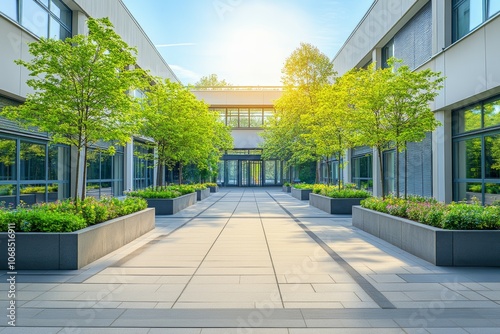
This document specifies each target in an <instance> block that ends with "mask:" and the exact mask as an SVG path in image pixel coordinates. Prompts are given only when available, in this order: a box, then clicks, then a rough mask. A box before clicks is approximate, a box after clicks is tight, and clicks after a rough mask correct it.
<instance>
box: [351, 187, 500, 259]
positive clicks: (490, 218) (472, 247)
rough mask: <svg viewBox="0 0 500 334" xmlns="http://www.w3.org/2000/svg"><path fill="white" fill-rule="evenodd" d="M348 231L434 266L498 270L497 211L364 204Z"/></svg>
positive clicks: (412, 202)
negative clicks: (366, 235)
mask: <svg viewBox="0 0 500 334" xmlns="http://www.w3.org/2000/svg"><path fill="white" fill-rule="evenodd" d="M352 224H353V226H355V227H357V228H359V229H361V230H364V231H365V232H368V233H370V234H372V235H374V236H376V237H378V238H380V239H383V240H385V241H387V242H389V243H391V244H393V245H395V246H397V247H399V248H401V249H403V250H405V251H407V252H408V253H411V254H413V255H416V256H418V257H420V258H422V259H424V260H426V261H429V262H431V263H432V264H435V265H438V266H494V267H498V266H500V256H499V254H500V206H499V205H491V206H482V205H480V204H479V203H471V204H467V203H451V204H443V203H440V202H437V201H436V200H435V199H432V198H431V199H429V198H422V197H409V198H408V199H406V200H405V199H401V198H394V197H390V196H389V197H387V198H385V199H381V198H369V199H366V200H364V201H362V202H361V207H354V208H353V212H352Z"/></svg>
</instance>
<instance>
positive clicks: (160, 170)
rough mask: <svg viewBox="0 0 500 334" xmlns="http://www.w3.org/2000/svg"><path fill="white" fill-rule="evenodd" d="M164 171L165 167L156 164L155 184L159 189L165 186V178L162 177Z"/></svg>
mask: <svg viewBox="0 0 500 334" xmlns="http://www.w3.org/2000/svg"><path fill="white" fill-rule="evenodd" d="M164 171H165V165H164V164H162V163H159V164H158V171H157V174H156V184H157V185H158V186H160V187H161V186H163V185H164V184H165V183H164V180H165V178H164V177H163V173H164Z"/></svg>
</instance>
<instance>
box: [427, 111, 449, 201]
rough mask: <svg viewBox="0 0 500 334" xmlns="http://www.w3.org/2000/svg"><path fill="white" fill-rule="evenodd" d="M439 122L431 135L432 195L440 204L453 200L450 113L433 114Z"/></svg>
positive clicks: (438, 112)
mask: <svg viewBox="0 0 500 334" xmlns="http://www.w3.org/2000/svg"><path fill="white" fill-rule="evenodd" d="M434 115H435V117H436V119H437V120H438V121H439V122H441V126H440V127H438V128H437V129H436V130H435V131H434V132H433V133H432V193H433V196H434V197H435V198H436V199H437V200H438V201H441V202H446V203H449V202H451V201H452V200H453V154H452V149H453V145H452V144H453V142H452V132H451V129H452V118H451V111H448V110H441V111H437V112H435V113H434Z"/></svg>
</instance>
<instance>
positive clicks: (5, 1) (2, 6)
mask: <svg viewBox="0 0 500 334" xmlns="http://www.w3.org/2000/svg"><path fill="white" fill-rule="evenodd" d="M0 12H2V13H4V14H5V15H7V16H8V17H10V18H11V19H13V20H14V21H19V17H18V15H17V1H16V0H2V1H0Z"/></svg>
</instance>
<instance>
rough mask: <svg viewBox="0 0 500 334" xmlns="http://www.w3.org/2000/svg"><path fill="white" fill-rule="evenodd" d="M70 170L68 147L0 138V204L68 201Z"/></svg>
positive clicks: (22, 139) (3, 136)
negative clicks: (66, 199)
mask: <svg viewBox="0 0 500 334" xmlns="http://www.w3.org/2000/svg"><path fill="white" fill-rule="evenodd" d="M70 168H71V165H70V148H69V147H68V146H64V145H51V144H49V143H47V142H44V141H37V140H35V139H28V138H24V137H16V136H8V135H0V202H1V203H2V205H6V206H16V205H18V204H19V203H24V204H26V205H32V204H35V203H41V202H47V201H49V202H50V201H56V200H58V199H59V200H62V199H65V198H68V197H69V196H70V193H69V182H70Z"/></svg>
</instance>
